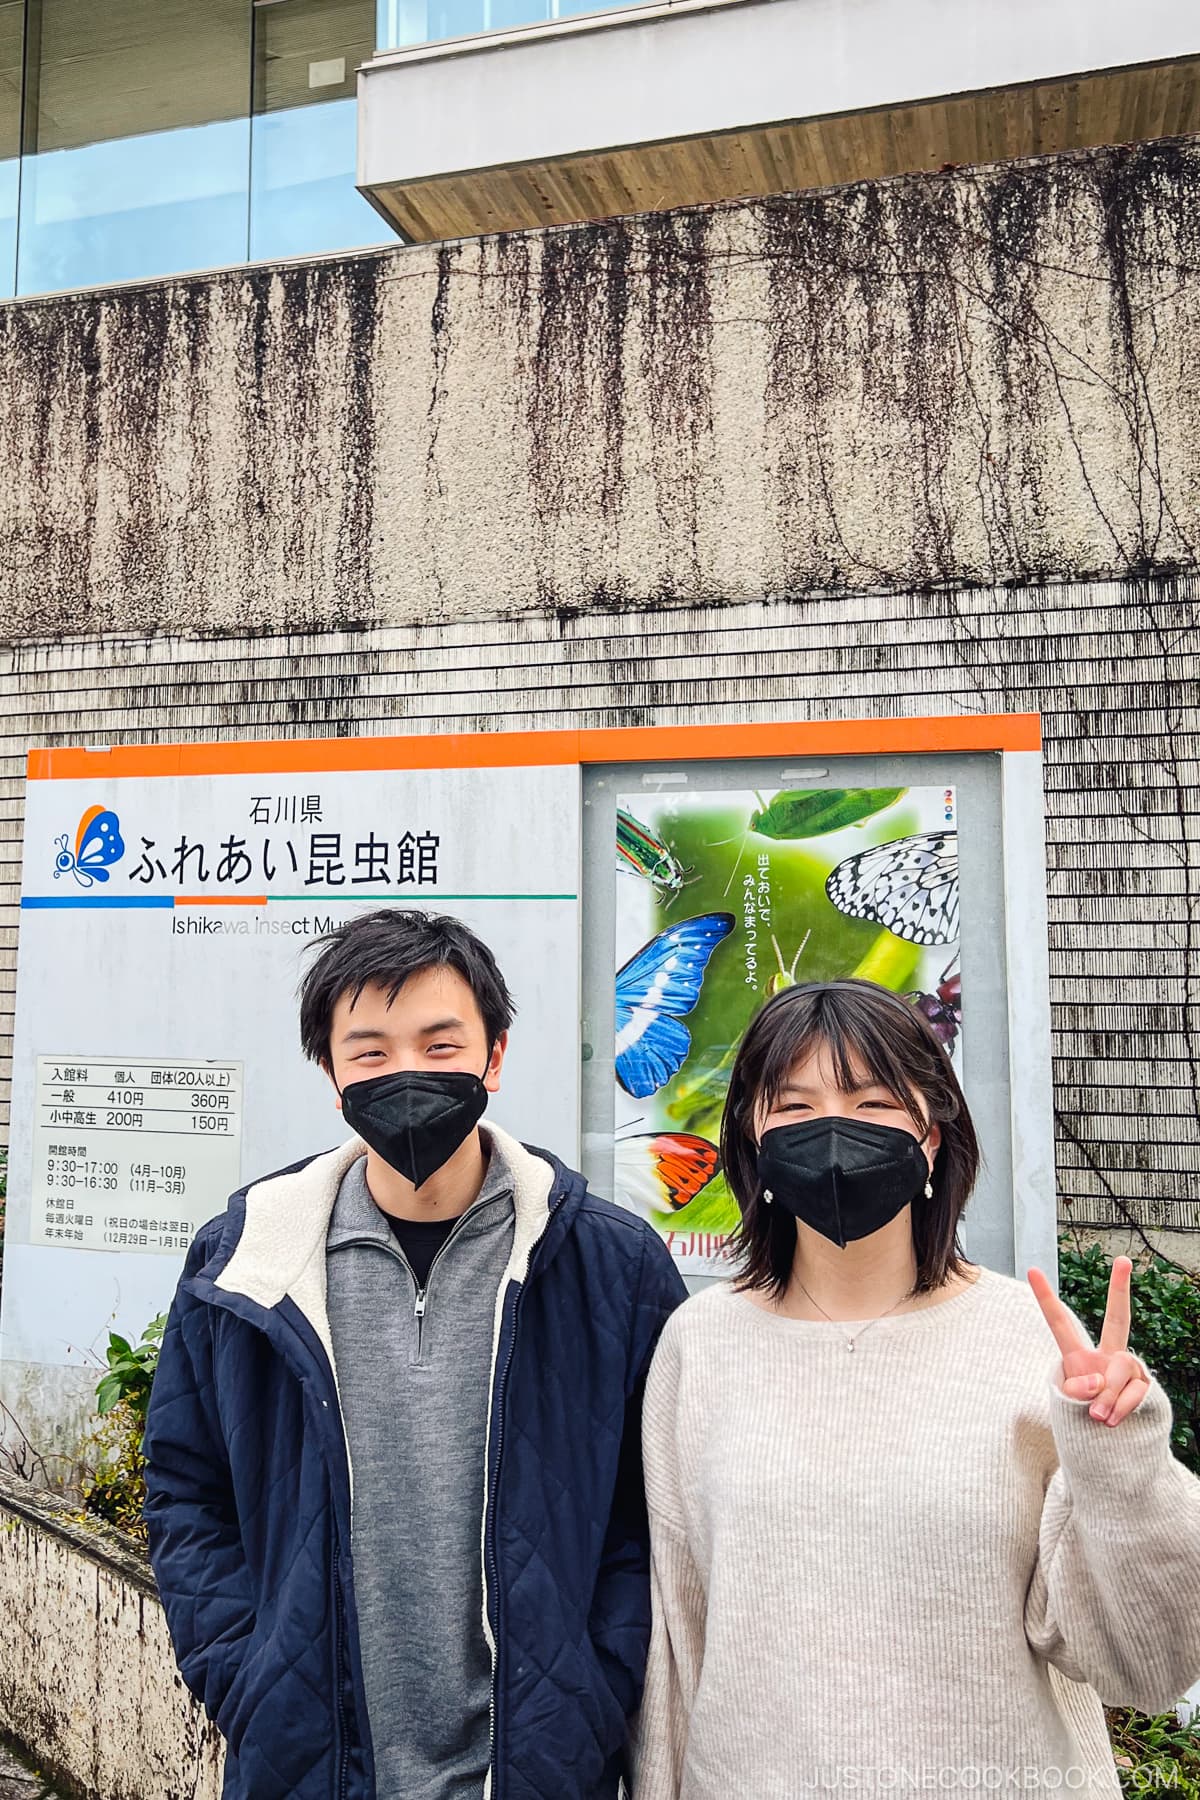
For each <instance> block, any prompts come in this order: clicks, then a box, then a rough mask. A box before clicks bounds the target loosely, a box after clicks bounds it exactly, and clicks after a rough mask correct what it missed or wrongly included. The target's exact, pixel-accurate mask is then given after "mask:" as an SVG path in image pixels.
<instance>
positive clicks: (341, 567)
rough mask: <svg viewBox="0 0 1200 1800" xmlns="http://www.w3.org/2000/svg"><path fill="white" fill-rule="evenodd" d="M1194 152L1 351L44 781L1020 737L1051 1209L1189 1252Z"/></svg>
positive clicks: (931, 188) (479, 267)
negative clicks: (828, 729)
mask: <svg viewBox="0 0 1200 1800" xmlns="http://www.w3.org/2000/svg"><path fill="white" fill-rule="evenodd" d="M1198 201H1200V147H1198V146H1197V145H1195V144H1192V143H1166V144H1157V145H1153V144H1152V145H1147V146H1143V147H1141V148H1140V149H1137V150H1133V151H1111V152H1104V153H1098V154H1085V155H1080V156H1076V157H1070V158H1062V159H1058V160H1055V161H1052V162H1046V163H1038V164H1032V165H1027V166H1024V167H1010V168H1008V169H1004V170H983V171H960V172H956V173H953V174H948V175H946V176H945V177H941V178H933V179H913V180H901V181H896V182H892V183H887V184H881V185H878V186H874V187H871V186H867V187H861V188H855V189H846V190H841V191H838V192H827V193H822V194H809V195H804V196H799V197H792V198H782V199H779V200H775V201H771V202H769V203H763V204H756V205H745V206H740V207H739V206H734V207H728V208H725V209H722V210H718V211H715V212H698V213H688V214H678V215H657V216H650V217H647V218H645V219H642V220H637V221H633V222H627V223H624V224H618V225H612V226H605V227H600V226H595V227H583V228H579V229H575V230H567V231H561V232H555V233H552V234H549V235H546V236H544V237H539V236H536V235H535V236H530V237H515V238H507V239H491V240H483V241H481V242H476V243H472V244H466V245H449V246H445V247H443V248H442V249H440V250H438V251H436V252H435V251H432V250H429V251H427V250H413V251H405V250H401V251H396V252H389V253H385V254H383V255H371V256H367V257H363V258H359V259H351V260H346V261H343V262H329V263H323V264H315V265H308V266H303V267H296V268H291V269H281V270H273V271H253V272H246V271H242V272H237V273H233V274H229V275H220V276H216V277H213V278H210V279H207V280H188V281H179V282H174V283H164V284H157V285H155V286H153V287H147V288H141V289H130V290H123V291H115V292H112V293H108V294H101V295H95V296H86V297H82V298H73V299H64V300H60V301H47V302H42V303H33V304H28V305H22V306H18V307H12V308H9V309H7V310H5V311H3V312H0V453H2V455H3V460H4V467H5V470H6V474H7V475H8V481H7V483H6V484H5V485H4V487H3V489H2V490H0V624H2V628H3V630H4V632H5V634H6V636H7V639H8V645H7V648H6V649H5V650H4V651H3V654H2V655H0V717H3V719H4V721H5V723H4V727H3V737H2V738H0V781H2V786H0V807H2V808H3V818H2V819H0V856H3V857H6V858H7V866H6V867H5V868H4V869H3V870H2V871H0V873H2V874H3V875H5V876H6V877H7V882H6V885H5V886H4V888H3V889H2V890H0V903H4V902H7V904H8V907H9V910H7V912H6V914H5V919H6V924H5V927H4V949H3V954H4V956H5V958H6V959H7V967H8V970H9V971H10V972H9V973H8V974H7V975H6V976H4V979H5V981H6V982H7V985H8V987H9V988H10V989H11V985H12V976H11V967H12V955H13V948H14V945H15V925H16V914H15V911H13V910H11V904H12V900H13V898H14V896H15V892H16V879H17V859H18V857H19V837H20V810H21V769H22V759H23V755H24V751H25V749H26V747H27V746H28V745H29V744H30V743H62V742H84V743H88V742H91V743H109V742H114V741H118V740H124V741H133V742H145V741H148V740H152V739H154V738H156V737H157V738H165V739H177V738H184V737H210V738H212V737H230V736H243V737H250V736H265V735H276V736H278V735H323V734H326V733H339V732H341V733H345V732H362V731H396V730H412V731H438V730H464V731H468V730H470V731H473V730H490V729H502V728H505V727H510V728H512V727H519V726H524V725H529V724H540V725H548V726H553V725H565V724H577V723H583V724H646V723H653V722H684V721H688V720H714V719H721V718H751V719H753V718H758V719H764V718H783V717H827V716H833V715H843V716H847V715H849V716H860V717H861V716H871V715H875V716H891V715H895V714H913V713H941V712H947V711H956V710H968V711H985V710H986V711H994V710H1004V709H1020V710H1026V709H1031V710H1040V711H1041V712H1042V713H1043V715H1044V719H1045V729H1046V743H1047V782H1048V803H1049V814H1050V816H1049V825H1048V830H1049V857H1050V877H1049V879H1050V918H1051V934H1052V957H1053V963H1052V976H1053V994H1052V1000H1053V1005H1054V1019H1055V1033H1056V1039H1055V1049H1056V1055H1057V1062H1056V1079H1057V1087H1056V1103H1057V1110H1058V1115H1059V1127H1060V1181H1061V1185H1062V1191H1063V1196H1064V1201H1065V1202H1066V1203H1067V1205H1068V1207H1069V1209H1070V1210H1071V1211H1072V1214H1073V1216H1075V1217H1080V1216H1082V1217H1085V1218H1088V1219H1093V1220H1096V1221H1098V1222H1100V1223H1105V1224H1111V1223H1113V1222H1114V1220H1119V1219H1121V1218H1123V1217H1124V1215H1125V1213H1126V1212H1127V1211H1130V1210H1132V1211H1133V1212H1134V1213H1135V1214H1136V1216H1137V1217H1138V1219H1139V1220H1141V1221H1143V1222H1144V1223H1146V1224H1147V1225H1150V1226H1153V1227H1155V1228H1159V1227H1163V1228H1174V1229H1185V1228H1194V1227H1196V1226H1197V1225H1200V1123H1198V1117H1197V1108H1198V1104H1200V1102H1198V1091H1200V1082H1198V1071H1200V1009H1198V999H1200V990H1198V985H1197V984H1198V982H1200V964H1198V961H1197V958H1198V954H1200V822H1198V821H1200V799H1198V797H1197V772H1198V769H1200V720H1198V717H1197V691H1196V682H1195V671H1196V662H1195V656H1196V648H1197V642H1196V624H1197V612H1196V599H1197V592H1198V589H1197V583H1196V581H1195V578H1194V575H1193V571H1194V570H1195V568H1196V561H1197V558H1196V545H1197V541H1198V540H1200V461H1198V459H1197V456H1196V445H1197V443H1200V360H1198V359H1197V358H1196V355H1195V346H1196V343H1197V342H1198V341H1200V205H1198V204H1197V202H1198Z"/></svg>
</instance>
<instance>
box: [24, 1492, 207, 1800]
mask: <svg viewBox="0 0 1200 1800" xmlns="http://www.w3.org/2000/svg"><path fill="white" fill-rule="evenodd" d="M0 1730H3V1731H7V1732H10V1733H11V1734H12V1735H13V1736H14V1737H16V1738H17V1739H18V1740H19V1741H20V1742H22V1743H24V1744H28V1745H29V1746H30V1747H31V1748H32V1749H35V1750H36V1752H37V1756H38V1766H39V1767H40V1768H41V1769H43V1770H44V1771H46V1772H47V1773H50V1774H52V1775H53V1776H54V1777H55V1778H56V1779H60V1780H63V1781H64V1784H69V1785H70V1786H71V1787H72V1788H73V1789H74V1790H77V1791H79V1792H80V1793H81V1794H83V1795H85V1796H86V1800H218V1797H219V1795H220V1792H221V1763H222V1752H221V1746H220V1738H219V1736H218V1733H217V1731H216V1728H215V1726H213V1725H210V1724H209V1722H208V1721H207V1720H206V1719H205V1717H204V1713H203V1711H202V1709H201V1708H200V1707H199V1706H197V1705H196V1703H195V1702H194V1701H193V1700H192V1698H191V1696H190V1695H189V1694H188V1692H187V1690H186V1689H185V1688H184V1686H183V1683H182V1682H181V1681H180V1679H179V1676H178V1674H177V1673H176V1670H175V1661H174V1657H173V1656H172V1654H171V1646H170V1641H169V1639H168V1637H167V1627H166V1620H165V1619H164V1617H163V1612H162V1607H161V1606H160V1604H159V1601H158V1597H157V1595H156V1594H155V1591H154V1583H153V1580H152V1578H151V1576H150V1572H149V1569H148V1567H147V1566H146V1565H145V1564H144V1563H143V1562H142V1561H141V1559H140V1558H139V1557H137V1556H136V1555H134V1554H132V1553H131V1551H130V1549H129V1548H128V1546H127V1544H126V1543H125V1541H124V1540H123V1539H121V1538H119V1536H118V1534H117V1533H115V1532H113V1531H110V1530H109V1529H108V1528H107V1527H105V1526H103V1525H99V1524H96V1523H89V1524H79V1523H77V1522H76V1521H75V1520H74V1518H73V1515H72V1514H71V1511H70V1509H69V1508H68V1507H67V1505H66V1503H65V1502H63V1501H56V1500H54V1499H52V1498H51V1497H50V1496H48V1495H44V1494H39V1493H37V1492H35V1491H34V1490H32V1489H29V1488H27V1487H25V1485H24V1484H23V1483H13V1482H9V1481H7V1480H6V1479H5V1478H4V1477H3V1476H0Z"/></svg>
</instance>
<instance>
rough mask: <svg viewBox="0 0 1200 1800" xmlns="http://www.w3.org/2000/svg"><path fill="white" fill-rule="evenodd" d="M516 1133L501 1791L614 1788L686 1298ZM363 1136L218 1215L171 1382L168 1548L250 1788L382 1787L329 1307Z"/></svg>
mask: <svg viewBox="0 0 1200 1800" xmlns="http://www.w3.org/2000/svg"><path fill="white" fill-rule="evenodd" d="M489 1129H492V1130H494V1129H495V1127H489ZM505 1144H506V1149H507V1150H508V1152H509V1154H510V1155H511V1156H512V1157H513V1159H514V1164H517V1163H519V1165H520V1169H521V1171H522V1173H521V1174H520V1175H519V1177H518V1182H519V1191H518V1192H517V1194H516V1195H515V1197H514V1199H515V1210H516V1215H517V1216H516V1227H515V1233H514V1252H513V1262H512V1263H511V1264H510V1268H509V1271H508V1273H507V1274H506V1277H505V1280H504V1282H503V1283H502V1287H501V1296H500V1299H499V1301H498V1306H497V1332H496V1346H495V1350H496V1354H495V1361H494V1369H493V1385H492V1404H491V1423H490V1428H489V1443H488V1458H487V1462H488V1466H487V1471H486V1486H485V1480H484V1471H481V1472H480V1476H481V1480H480V1495H481V1509H482V1510H483V1512H484V1518H483V1521H482V1523H483V1529H484V1550H485V1554H484V1589H485V1591H484V1594H483V1596H481V1599H482V1604H483V1607H484V1618H485V1621H486V1624H487V1628H488V1639H489V1644H490V1646H491V1649H492V1656H493V1703H492V1732H493V1746H492V1766H491V1775H490V1780H489V1793H490V1795H491V1796H492V1800H601V1797H609V1796H615V1795H616V1794H617V1791H618V1783H619V1781H620V1779H621V1778H622V1776H623V1774H624V1769H625V1748H624V1747H625V1740H626V1736H627V1728H628V1724H629V1721H630V1719H631V1716H632V1715H633V1714H634V1713H635V1711H636V1709H637V1706H638V1704H639V1700H640V1695H641V1685H642V1676H643V1669H644V1664H645V1658H646V1650H647V1644H648V1639H649V1628H650V1593H649V1548H648V1531H647V1525H646V1517H645V1508H644V1499H643V1493H642V1474H641V1449H640V1420H641V1398H642V1386H643V1382H644V1379H645V1375H646V1370H647V1367H648V1365H649V1361H650V1357H651V1354H652V1352H653V1349H654V1346H655V1343H656V1341H657V1338H658V1334H659V1332H660V1330H661V1328H662V1326H663V1324H664V1322H665V1320H666V1318H667V1316H668V1315H669V1314H670V1312H671V1311H672V1310H673V1309H674V1307H675V1306H676V1305H678V1303H679V1302H680V1301H681V1300H682V1299H683V1297H684V1288H683V1283H682V1282H681V1280H680V1278H679V1275H678V1273H677V1272H676V1270H675V1268H674V1266H673V1265H672V1263H671V1260H670V1257H669V1255H668V1254H667V1252H666V1250H665V1249H664V1247H663V1245H662V1244H661V1241H660V1240H659V1239H658V1238H657V1236H656V1234H655V1233H654V1232H653V1231H652V1230H651V1229H650V1227H649V1226H647V1225H646V1224H644V1223H643V1222H642V1221H641V1220H639V1219H638V1218H636V1217H635V1216H634V1215H632V1214H631V1213H629V1212H626V1211H624V1210H622V1209H620V1208H618V1207H615V1206H612V1205H610V1204H609V1203H607V1202H606V1201H603V1200H598V1199H596V1198H595V1197H594V1196H593V1195H591V1194H590V1193H588V1192H587V1189H586V1186H585V1183H584V1181H583V1178H582V1176H579V1175H576V1174H573V1173H571V1172H570V1171H568V1170H566V1169H564V1168H563V1166H562V1165H561V1164H560V1163H559V1162H557V1161H556V1160H555V1159H554V1158H553V1157H551V1156H549V1155H547V1154H546V1153H545V1152H543V1151H537V1152H531V1151H528V1150H525V1149H524V1148H523V1147H521V1146H519V1145H517V1144H515V1143H514V1142H512V1140H509V1139H507V1138H506V1139H505ZM362 1150H363V1146H362V1145H361V1144H360V1143H358V1142H357V1141H352V1142H351V1143H350V1144H347V1145H343V1146H341V1147H340V1149H338V1150H335V1151H330V1152H328V1153H326V1154H325V1155H323V1156H320V1157H315V1158H312V1159H310V1160H309V1161H307V1162H305V1163H302V1164H297V1165H296V1166H295V1167H294V1168H292V1169H290V1170H284V1171H282V1173H280V1174H279V1175H276V1176H271V1177H269V1178H268V1179H267V1180H266V1181H263V1182H260V1183H257V1184H255V1185H254V1186H252V1187H250V1188H248V1189H243V1190H242V1191H241V1192H240V1193H238V1194H235V1195H234V1196H233V1198H232V1200H231V1201H230V1203H229V1207H228V1210H227V1211H226V1212H225V1213H224V1214H223V1215H222V1216H221V1217H220V1218H218V1219H216V1220H214V1221H213V1222H212V1223H211V1224H209V1225H207V1226H205V1227H204V1229H203V1230H202V1231H201V1232H200V1234H199V1236H198V1237H197V1239H196V1241H195V1243H194V1244H193V1246H192V1249H191V1251H190V1253H189V1255H188V1259H187V1264H186V1267H185V1269H184V1273H183V1276H182V1278H181V1280H180V1283H179V1288H178V1291H177V1293H176V1297H175V1301H174V1305H173V1307H172V1309H171V1316H170V1321H169V1323H168V1326H167V1332H166V1336H165V1338H164V1340H163V1346H162V1354H161V1357H160V1360H159V1365H158V1373H157V1376H156V1378H155V1383H154V1389H153V1394H152V1397H151V1404H150V1414H149V1422H148V1426H147V1432H146V1453H147V1457H148V1468H147V1480H146V1485H147V1493H148V1498H147V1503H146V1519H147V1523H148V1526H149V1531H150V1552H151V1558H152V1561H153V1564H154V1571H155V1575H156V1577H157V1579H158V1586H159V1590H160V1593H161V1595H162V1599H163V1604H164V1606H165V1608H166V1613H167V1620H168V1623H169V1625H170V1629H171V1636H172V1639H173V1642H174V1645H175V1651H176V1655H177V1657H178V1661H179V1667H180V1671H181V1673H182V1675H183V1678H184V1680H185V1681H186V1682H187V1684H188V1686H189V1687H190V1688H191V1689H192V1691H193V1693H195V1694H196V1695H197V1696H198V1698H199V1699H200V1700H201V1701H202V1702H203V1704H204V1706H205V1707H206V1709H207V1711H208V1712H209V1714H210V1715H211V1716H212V1717H213V1718H214V1719H215V1720H216V1722H217V1725H218V1726H219V1728H220V1730H221V1732H222V1733H223V1735H224V1737H225V1739H226V1743H227V1758H226V1774H225V1789H224V1792H225V1795H226V1800H284V1796H288V1797H289V1800H375V1783H374V1775H373V1769H372V1758H371V1743H370V1733H369V1729H368V1725H367V1715H366V1704H365V1698H364V1692H363V1683H362V1674H361V1667H360V1662H359V1655H358V1643H357V1633H356V1625H355V1606H354V1572H353V1568H352V1564H351V1555H350V1507H351V1479H350V1470H349V1467H348V1461H347V1454H346V1445H345V1436H344V1432H343V1428H342V1421H341V1412H340V1408H339V1405H338V1394H337V1384H336V1378H335V1374H334V1370H333V1361H332V1353H331V1349H330V1346H329V1333H328V1320H327V1317H326V1315H325V1309H324V1234H325V1230H326V1228H327V1224H328V1218H329V1213H330V1210H331V1209H332V1204H333V1197H334V1195H335V1194H336V1191H337V1186H338V1183H339V1182H340V1180H341V1177H342V1175H343V1174H344V1172H345V1170H346V1169H347V1168H348V1167H349V1166H350V1163H351V1162H352V1161H353V1160H354V1157H355V1156H356V1155H359V1154H361V1152H362ZM485 1493H486V1504H485V1502H484V1495H485ZM419 1546H420V1530H419V1525H418V1527H417V1530H416V1535H415V1539H414V1552H415V1553H416V1554H419V1553H420V1548H419Z"/></svg>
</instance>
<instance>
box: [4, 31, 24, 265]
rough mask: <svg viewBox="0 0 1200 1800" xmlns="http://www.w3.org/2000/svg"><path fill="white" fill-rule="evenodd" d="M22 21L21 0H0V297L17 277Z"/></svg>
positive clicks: (22, 51)
mask: <svg viewBox="0 0 1200 1800" xmlns="http://www.w3.org/2000/svg"><path fill="white" fill-rule="evenodd" d="M24 25H25V7H24V0H0V298H7V297H9V296H10V295H11V294H12V293H13V292H14V291H15V288H16V280H17V196H18V194H19V193H20V186H21V182H20V174H21V164H20V154H21V63H22V59H23V56H24V44H25V29H24Z"/></svg>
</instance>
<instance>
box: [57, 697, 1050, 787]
mask: <svg viewBox="0 0 1200 1800" xmlns="http://www.w3.org/2000/svg"><path fill="white" fill-rule="evenodd" d="M1041 747H1042V728H1041V717H1040V715H1039V714H1038V713H982V714H969V713H964V714H959V715H957V716H954V717H950V718H925V719H921V718H918V719H829V720H821V719H807V720H784V721H779V722H775V721H770V722H767V723H755V724H752V725H749V724H744V725H650V726H640V727H639V726H628V727H614V728H613V729H611V730H607V729H604V730H593V731H577V730H564V731H512V732H499V731H498V732H494V733H493V732H470V733H465V732H464V733H461V734H456V735H454V736H452V737H435V736H428V737H427V736H424V735H420V734H416V735H412V736H408V737H355V738H282V739H281V738H271V739H263V740H253V739H252V740H247V741H244V742H235V743H228V742H224V743H211V744H195V743H193V744H118V745H115V746H113V747H111V748H104V749H97V750H85V749H79V748H76V747H73V746H72V747H70V748H66V749H38V750H31V751H30V752H29V757H28V764H27V774H28V778H29V780H30V781H91V780H94V779H95V780H107V781H112V780H117V779H120V778H121V777H123V776H140V777H143V778H145V777H150V776H160V775H161V776H181V775H293V774H294V775H301V774H307V773H312V774H318V773H319V774H327V773H332V772H334V771H337V770H342V769H346V770H381V769H480V768H490V769H495V768H543V767H547V766H550V765H561V764H564V763H565V764H580V765H584V766H586V765H590V764H594V763H633V762H664V761H679V762H705V761H709V762H711V761H714V760H716V759H718V758H737V757H753V756H770V757H779V756H806V757H807V756H887V755H910V756H911V755H918V754H921V753H930V752H937V751H940V752H942V753H950V754H953V753H958V754H963V753H967V752H970V751H980V750H983V751H1001V750H1040V749H1041Z"/></svg>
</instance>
